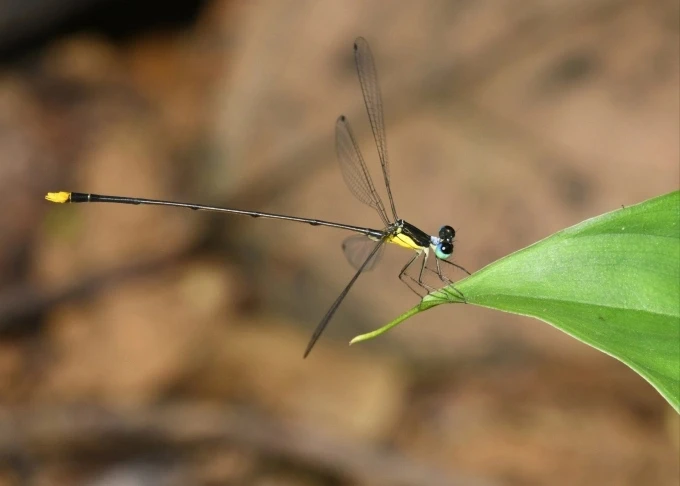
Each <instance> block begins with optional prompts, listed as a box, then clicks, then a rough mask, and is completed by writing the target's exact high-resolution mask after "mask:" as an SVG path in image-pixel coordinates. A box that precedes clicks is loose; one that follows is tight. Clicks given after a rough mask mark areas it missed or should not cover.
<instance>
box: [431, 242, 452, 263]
mask: <svg viewBox="0 0 680 486" xmlns="http://www.w3.org/2000/svg"><path fill="white" fill-rule="evenodd" d="M451 253H453V245H452V244H451V243H449V242H448V241H441V242H439V244H438V245H437V246H436V247H435V249H434V254H435V256H436V257H437V258H439V259H440V260H447V259H448V258H449V257H450V256H451Z"/></svg>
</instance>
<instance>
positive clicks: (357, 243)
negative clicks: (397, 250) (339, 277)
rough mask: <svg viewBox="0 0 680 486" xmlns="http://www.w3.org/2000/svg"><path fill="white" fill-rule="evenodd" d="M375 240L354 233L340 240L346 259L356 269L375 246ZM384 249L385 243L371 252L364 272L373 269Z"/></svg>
mask: <svg viewBox="0 0 680 486" xmlns="http://www.w3.org/2000/svg"><path fill="white" fill-rule="evenodd" d="M375 243H376V242H375V240H372V239H370V238H369V237H368V236H365V235H354V236H350V237H349V238H346V239H345V240H344V241H343V242H342V251H343V252H344V253H345V257H346V258H347V261H348V262H349V263H350V265H352V267H354V268H355V269H356V270H358V269H359V268H361V265H362V264H363V263H364V262H365V261H366V259H367V258H368V255H370V254H371V251H372V250H373V248H374V247H375ZM384 251H385V245H383V246H381V247H380V249H379V250H378V251H377V252H375V254H373V256H372V257H371V259H370V260H369V261H368V263H366V266H365V267H364V272H368V271H369V270H373V268H374V267H375V266H376V265H377V264H378V262H379V261H380V259H381V258H382V255H383V252H384Z"/></svg>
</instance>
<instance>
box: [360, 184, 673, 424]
mask: <svg viewBox="0 0 680 486" xmlns="http://www.w3.org/2000/svg"><path fill="white" fill-rule="evenodd" d="M455 289H457V290H458V291H460V292H462V293H463V294H464V295H465V299H466V301H467V303H468V304H474V305H479V306H483V307H489V308H492V309H498V310H501V311H505V312H512V313H515V314H521V315H526V316H533V317H537V318H539V319H541V320H543V321H545V322H547V323H549V324H552V325H553V326H555V327H557V328H558V329H561V330H562V331H564V332H566V333H567V334H570V335H571V336H573V337H575V338H576V339H579V340H580V341H583V342H584V343H587V344H590V345H591V346H593V347H595V348H597V349H599V350H600V351H603V352H605V353H607V354H609V355H611V356H613V357H615V358H617V359H619V360H621V361H622V362H623V363H625V364H627V365H628V366H630V367H631V368H632V369H633V370H635V371H636V372H637V373H639V374H640V375H641V376H642V377H644V378H645V379H646V380H647V381H648V382H649V383H651V384H652V386H654V388H656V389H657V390H658V391H659V393H661V395H663V396H664V397H665V398H666V400H668V402H669V403H670V404H671V405H672V406H673V408H674V409H675V410H676V411H677V412H678V413H680V192H678V191H675V192H672V193H670V194H666V195H664V196H660V197H657V198H654V199H650V200H648V201H646V202H643V203H640V204H637V205H635V206H630V207H627V208H623V209H619V210H617V211H613V212H611V213H607V214H604V215H602V216H599V217H596V218H592V219H589V220H586V221H584V222H582V223H580V224H577V225H576V226H572V227H571V228H567V229H565V230H563V231H560V232H558V233H556V234H554V235H552V236H550V237H548V238H546V239H544V240H542V241H539V242H538V243H535V244H534V245H531V246H529V247H527V248H525V249H523V250H520V251H517V252H515V253H513V254H511V255H509V256H507V257H505V258H502V259H500V260H498V261H496V262H494V263H492V264H490V265H488V266H487V267H485V268H483V269H482V270H480V271H479V272H477V273H475V274H474V275H472V276H470V277H468V278H466V279H464V280H461V281H459V282H456V283H455ZM461 301H462V300H461V298H460V296H459V295H458V293H457V292H456V291H455V290H454V288H453V286H452V285H451V286H448V287H445V288H443V289H441V290H439V291H437V292H433V293H431V294H429V295H427V296H426V297H425V298H424V299H423V301H422V302H421V303H420V305H418V306H417V307H414V308H413V309H410V310H409V311H407V312H406V313H404V314H403V315H402V316H400V317H398V318H397V319H395V320H394V321H392V322H391V323H389V324H388V325H386V326H384V327H383V328H381V329H378V330H377V331H373V332H372V333H368V334H364V335H361V336H357V337H356V338H354V339H353V340H352V343H354V342H358V341H363V340H366V339H370V338H372V337H375V336H377V335H380V334H382V333H383V332H385V331H387V330H388V329H390V328H392V327H394V326H396V325H397V324H399V323H401V322H402V321H404V320H405V319H407V318H408V317H410V316H412V315H414V314H416V313H418V312H421V311H424V310H426V309H429V308H431V307H434V306H436V305H439V304H443V303H456V302H457V303H460V302H461Z"/></svg>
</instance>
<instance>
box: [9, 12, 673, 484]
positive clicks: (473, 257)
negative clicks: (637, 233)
mask: <svg viewBox="0 0 680 486" xmlns="http://www.w3.org/2000/svg"><path fill="white" fill-rule="evenodd" d="M679 15H680V11H679V10H678V4H677V2H672V1H662V0H658V1H654V2H640V1H632V0H597V1H545V0H544V1H529V2H522V3H519V2H514V1H509V0H505V1H503V0H497V1H477V2H468V1H457V2H451V1H446V0H431V1H427V2H415V1H405V0H404V1H390V2H387V1H385V2H378V1H375V2H360V1H342V2H339V1H338V2H331V1H320V2H313V1H308V2H304V1H292V2H278V1H276V0H270V1H264V0H263V1H258V2H230V1H226V0H214V1H212V2H207V3H206V5H205V6H204V7H203V8H202V9H201V11H200V13H199V15H198V18H197V20H196V21H195V22H190V23H189V24H188V25H186V26H185V27H184V28H181V29H178V28H173V29H158V28H154V29H151V30H145V31H142V32H140V33H138V34H135V35H133V36H131V37H128V38H126V39H125V40H123V41H112V40H111V39H110V38H108V37H105V36H102V35H101V34H99V33H97V32H96V31H89V32H87V31H82V32H76V33H71V34H69V35H65V36H61V37H59V38H56V39H54V40H52V41H50V42H49V43H47V44H46V45H44V46H43V47H42V48H40V49H38V50H36V51H33V52H31V53H30V54H29V55H26V56H24V57H22V58H20V59H19V60H18V61H15V62H12V63H6V64H5V65H4V66H3V67H2V68H1V69H0V194H2V197H3V201H2V211H1V213H0V485H2V486H5V485H19V484H31V485H34V484H35V485H53V484H74V485H88V486H90V485H91V486H95V485H96V486H101V485H115V486H118V485H121V486H122V485H144V486H146V485H186V484H196V485H216V484H234V485H242V484H243V485H245V484H248V485H249V484H253V485H263V486H264V485H317V484H331V485H349V484H360V485H386V484H409V485H424V484H427V485H439V484H442V485H444V484H460V485H478V484H479V485H481V484H488V485H501V484H508V485H524V484H527V485H533V484H554V485H573V484H588V485H590V484H593V485H595V484H598V485H599V484H603V485H641V484H645V485H672V484H678V483H677V482H678V480H679V479H680V464H679V462H678V452H679V450H678V446H679V443H680V440H678V434H679V431H678V430H679V423H678V417H677V415H676V414H675V413H674V412H673V411H672V410H671V408H670V407H669V406H668V405H667V404H666V403H665V402H664V400H663V399H662V398H661V397H660V396H659V395H658V394H657V393H656V392H655V391H654V390H653V389H652V388H651V387H650V386H649V385H648V384H647V383H646V382H644V381H643V380H642V379H641V378H640V377H638V376H637V375H636V374H635V373H633V372H632V371H631V370H629V369H628V368H627V367H625V366H624V365H622V364H621V363H619V362H617V361H615V360H613V359H611V358H609V357H607V356H605V355H603V354H601V353H599V352H597V351H595V350H593V349H591V348H589V347H587V346H585V345H583V344H581V343H579V342H577V341H575V340H573V339H572V338H570V337H568V336H566V335H564V334H562V333H561V332H559V331H557V330H555V329H553V328H551V327H550V326H547V325H545V324H544V323H541V322H538V321H535V320H531V319H527V318H520V317H515V316H510V315H506V314H502V313H498V312H492V311H490V310H485V309H479V308H475V307H472V306H461V305H458V306H441V307H438V308H436V309H434V310H432V311H429V312H426V313H424V314H422V315H419V316H416V317H415V318H413V319H411V320H409V321H407V322H406V323H405V324H403V325H402V326H400V327H399V328H397V329H396V330H394V331H393V332H391V333H389V334H387V335H385V336H384V337H382V338H380V339H379V340H376V341H372V342H369V343H366V344H362V345H357V346H353V347H352V348H349V347H348V346H347V341H348V340H349V339H350V338H351V337H352V336H354V335H356V334H357V333H361V332H366V331H368V330H370V329H373V328H375V327H377V326H379V325H381V324H383V323H385V322H387V321H388V320H390V319H392V318H394V317H395V316H397V315H398V314H400V313H402V312H403V311H405V310H406V309H408V308H410V307H411V306H412V305H414V304H415V303H416V299H415V296H414V295H413V294H411V293H410V292H409V291H408V289H406V288H405V287H404V286H403V285H401V284H400V283H399V281H398V280H397V278H396V275H397V272H398V270H399V268H400V266H401V265H403V262H404V261H405V258H408V254H407V253H406V252H404V251H403V250H400V249H399V248H390V249H388V250H387V252H386V255H385V257H384V262H383V263H382V264H381V265H380V266H379V267H378V268H377V269H375V270H374V271H372V272H370V273H369V274H366V275H365V276H363V277H362V278H361V279H360V280H359V282H358V283H357V285H356V287H355V288H354V290H353V292H352V293H351V294H350V296H349V297H348V299H347V300H346V302H345V305H344V306H343V307H342V308H341V310H340V311H339V312H338V314H337V316H336V318H335V319H334V321H333V322H332V324H331V326H330V328H329V330H328V332H327V333H326V334H325V335H324V336H323V337H322V339H321V341H320V342H319V344H318V346H317V348H316V349H315V350H314V352H313V353H312V355H311V356H310V358H309V359H307V360H305V361H303V360H302V359H301V357H302V351H303V350H304V347H305V345H306V342H307V339H308V338H309V335H310V333H311V332H312V330H313V328H314V327H315V326H316V324H317V322H318V321H319V319H320V318H321V317H322V316H323V314H324V313H325V311H326V309H327V308H328V306H329V305H330V304H331V302H332V301H333V299H334V298H335V296H336V295H337V293H339V292H340V290H341V289H342V287H343V286H344V284H345V283H346V282H347V280H348V279H349V278H350V277H351V275H352V269H351V268H350V267H349V265H347V263H346V262H345V260H344V257H343V255H342V252H341V251H340V248H339V242H340V241H341V238H342V237H344V236H345V235H344V234H343V233H342V232H339V231H336V230H333V229H314V228H311V227H309V226H304V225H295V224H287V223H283V222H276V221H264V220H251V219H250V218H239V217H228V216H219V215H216V216H215V215H207V214H203V213H195V212H190V211H183V210H174V209H164V208H153V207H127V206H115V205H110V206H106V205H92V206H85V205H81V206H54V205H49V204H48V203H46V202H45V201H44V200H43V199H42V198H43V195H44V193H45V192H47V191H54V190H73V191H82V192H94V193H105V194H107V193H108V194H121V195H134V196H140V197H152V198H169V199H176V200H182V201H195V202H201V203H207V204H216V205H225V206H230V207H238V208H245V209H257V210H263V211H272V212H279V213H284V214H294V215H299V216H306V217H313V218H320V219H326V220H331V221H335V220H337V221H341V222H346V223H350V224H358V225H369V226H376V225H377V221H376V220H377V218H376V216H375V214H374V213H373V212H372V211H371V210H370V209H368V208H366V207H365V206H362V205H361V204H360V203H359V202H357V201H356V200H355V199H353V197H352V196H351V194H350V193H349V191H348V190H347V188H346V187H345V186H344V183H343V182H342V176H341V175H340V171H339V170H338V167H337V164H336V162H335V160H334V158H335V154H334V149H333V123H334V120H335V118H336V117H337V116H338V115H339V114H341V113H344V114H346V115H347V116H348V117H349V118H350V120H351V121H352V124H353V126H354V129H355V132H356V133H357V136H358V138H359V141H360V144H361V146H362V148H363V152H364V155H365V157H366V158H367V160H368V163H369V165H370V166H371V167H372V168H374V174H375V175H376V177H377V175H378V174H377V165H378V164H377V157H376V154H375V150H374V149H373V146H372V143H373V142H372V137H371V133H370V128H369V126H368V123H367V120H366V116H365V113H364V111H363V106H362V103H361V94H360V90H359V84H358V81H357V79H356V74H355V71H354V67H353V65H352V41H353V40H354V38H355V37H356V36H357V35H363V36H365V37H367V39H368V40H369V42H370V43H371V46H372V48H373V52H374V55H375V57H376V62H377V66H378V72H379V75H380V84H381V87H382V91H383V97H384V105H385V116H386V124H387V136H388V145H389V153H390V155H391V174H392V189H393V192H394V194H395V198H396V205H397V209H398V210H399V212H400V216H401V217H403V218H405V219H407V220H409V221H411V222H412V223H414V224H416V225H417V226H419V227H421V228H422V229H423V230H426V231H429V232H435V231H436V230H437V228H439V226H441V225H442V224H451V225H452V226H454V227H455V228H456V229H457V230H458V238H457V246H456V253H455V261H456V262H458V263H460V264H461V265H463V266H465V267H467V268H468V269H469V270H471V271H474V270H477V269H480V268H481V267H483V266H484V265H486V264H488V263H490V262H492V261H494V260H495V259H497V258H500V257H502V256H504V255H506V254H508V253H510V252H512V251H515V250H517V249H520V248H522V247H524V246H527V245H529V244H531V243H533V242H535V241H537V240H538V239H541V238H543V237H546V236H548V235H550V234H551V233H553V232H555V231H557V230H559V229H562V228H564V227H566V226H570V225H572V224H576V223H578V222H579V221H581V220H583V219H585V218H588V217H592V216H596V215H598V214H601V213H603V212H607V211H611V210H614V209H616V208H617V207H620V206H621V205H630V204H634V203H637V202H640V201H643V200H645V199H647V198H650V197H653V196H656V195H660V194H662V193H665V192H668V191H671V190H674V189H677V187H678V182H679V177H680V174H679V171H680V169H679V165H678V161H679V160H680V149H679V142H678V132H679V131H680V121H679V120H680V108H679V104H680V101H679V94H678V83H679V82H680V75H679V66H680V63H679V61H678V55H679V52H680V48H679V31H680V28H679V25H678V16H679Z"/></svg>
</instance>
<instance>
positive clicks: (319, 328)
mask: <svg viewBox="0 0 680 486" xmlns="http://www.w3.org/2000/svg"><path fill="white" fill-rule="evenodd" d="M386 241H387V239H386V238H383V239H381V240H380V241H377V242H374V243H375V244H374V246H373V249H372V250H371V252H370V253H369V254H368V256H367V257H366V260H364V262H363V264H362V265H361V266H360V267H359V268H358V269H357V271H356V273H355V274H354V277H352V280H350V281H349V282H348V283H347V286H346V287H345V289H344V290H343V291H342V292H341V293H340V295H338V298H337V299H335V302H333V305H331V308H330V309H328V312H326V315H325V316H323V319H321V322H319V325H318V326H316V329H315V330H314V333H313V334H312V338H311V339H310V340H309V344H307V349H305V354H304V357H305V358H306V357H307V355H309V352H310V351H311V350H312V348H313V347H314V345H315V344H316V342H317V341H318V339H319V336H321V334H322V333H323V331H324V329H326V326H328V323H329V322H330V320H331V319H332V318H333V315H334V314H335V311H337V310H338V307H340V304H342V301H343V300H345V297H347V294H348V293H349V291H350V289H351V288H352V286H353V285H354V282H356V281H357V279H358V278H359V275H361V274H362V273H363V272H364V270H365V269H366V266H367V265H368V263H369V262H370V261H371V259H372V258H373V256H374V255H375V254H376V253H378V252H379V251H380V249H381V248H382V247H383V246H384V245H385V242H386Z"/></svg>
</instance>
